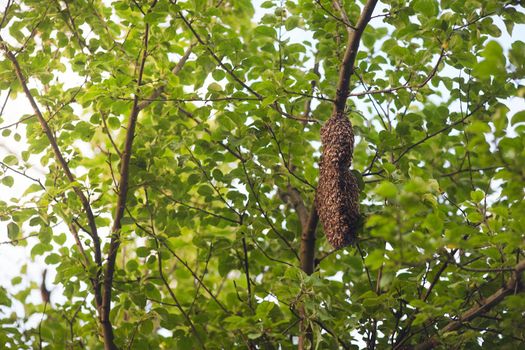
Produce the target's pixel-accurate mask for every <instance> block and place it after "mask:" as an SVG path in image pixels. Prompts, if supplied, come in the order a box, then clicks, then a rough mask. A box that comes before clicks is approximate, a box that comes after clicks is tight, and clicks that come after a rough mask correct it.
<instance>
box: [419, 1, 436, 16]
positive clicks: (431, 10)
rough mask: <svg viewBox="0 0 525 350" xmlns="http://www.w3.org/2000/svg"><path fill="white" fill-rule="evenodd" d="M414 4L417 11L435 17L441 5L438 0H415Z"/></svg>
mask: <svg viewBox="0 0 525 350" xmlns="http://www.w3.org/2000/svg"><path fill="white" fill-rule="evenodd" d="M412 6H413V8H414V10H415V11H417V12H420V13H422V14H423V15H424V16H426V17H435V16H437V14H438V12H439V5H438V2H437V1H436V0H414V1H413V2H412Z"/></svg>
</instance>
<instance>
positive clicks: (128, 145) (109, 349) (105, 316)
mask: <svg viewBox="0 0 525 350" xmlns="http://www.w3.org/2000/svg"><path fill="white" fill-rule="evenodd" d="M148 39H149V24H147V23H146V29H145V33H144V48H143V51H142V59H141V62H140V67H139V73H138V79H137V93H135V100H134V101H133V107H132V108H131V114H130V117H129V121H128V126H127V133H126V140H125V145H124V151H123V152H122V157H121V166H120V182H119V186H118V198H117V208H116V210H115V218H114V221H113V226H112V227H111V241H110V244H109V252H108V263H107V266H106V270H105V274H104V291H103V296H102V308H101V310H100V311H99V312H100V319H101V323H102V328H103V332H104V349H105V350H116V349H117V346H116V345H115V342H114V335H113V327H112V325H111V321H110V319H109V313H110V310H111V292H112V288H113V274H114V272H115V262H116V259H117V253H118V249H119V247H120V229H121V227H122V218H123V216H124V209H125V207H126V200H127V196H128V187H129V163H130V159H131V151H132V147H133V140H134V138H135V127H136V125H137V117H138V114H139V112H140V109H139V108H138V107H139V101H138V99H139V92H140V91H139V90H140V86H141V85H142V77H143V73H144V66H145V64H146V58H147V57H148Z"/></svg>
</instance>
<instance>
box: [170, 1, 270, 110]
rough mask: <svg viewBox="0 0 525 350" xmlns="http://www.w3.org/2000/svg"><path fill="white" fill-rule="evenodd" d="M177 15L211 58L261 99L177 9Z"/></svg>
mask: <svg viewBox="0 0 525 350" xmlns="http://www.w3.org/2000/svg"><path fill="white" fill-rule="evenodd" d="M178 15H179V17H180V18H181V19H182V21H183V22H184V24H185V25H186V27H188V29H189V30H190V32H192V34H193V36H195V39H197V41H198V42H199V43H200V44H201V45H202V46H204V47H205V48H206V51H208V53H209V54H210V55H211V56H212V57H213V59H214V60H215V61H216V62H217V64H218V65H219V66H220V67H221V68H222V69H224V70H225V71H226V72H227V73H228V74H229V75H230V76H231V77H232V78H233V80H235V81H236V82H237V83H239V85H241V86H242V87H243V88H245V89H246V90H247V91H249V92H250V93H251V94H252V95H254V96H255V97H257V98H258V99H259V100H262V99H263V96H262V95H260V94H259V93H257V92H256V91H255V90H253V89H252V88H251V87H249V86H248V85H247V84H246V83H245V82H244V81H242V80H241V79H240V78H239V77H238V76H237V75H236V74H235V73H234V72H233V71H232V70H231V69H230V68H228V67H227V66H226V65H225V64H224V63H223V62H222V60H221V59H220V58H219V57H218V56H217V54H216V53H215V52H213V50H212V49H211V47H210V46H209V45H208V44H207V43H206V42H205V41H204V40H203V39H202V38H201V36H200V35H199V34H198V33H197V32H196V31H195V28H193V26H192V25H191V23H190V22H189V21H188V20H187V19H186V17H184V15H183V14H182V12H180V11H179V13H178Z"/></svg>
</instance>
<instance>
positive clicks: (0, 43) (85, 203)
mask: <svg viewBox="0 0 525 350" xmlns="http://www.w3.org/2000/svg"><path fill="white" fill-rule="evenodd" d="M0 48H2V50H3V51H4V52H5V54H6V56H7V58H8V59H9V60H10V61H11V63H12V64H13V66H14V68H15V74H16V77H17V79H18V81H19V83H20V85H21V86H22V89H23V91H24V94H25V95H26V98H27V99H28V100H29V103H30V104H31V107H32V109H33V111H34V113H35V115H36V116H37V118H38V121H39V123H40V126H41V127H42V130H43V131H44V133H45V134H46V137H47V139H48V140H49V143H50V145H51V148H52V150H53V153H54V155H55V158H56V160H57V162H58V164H59V165H60V167H61V168H62V171H63V172H64V174H65V176H66V178H67V179H68V181H69V183H71V184H74V185H73V186H72V187H73V191H74V192H75V194H76V195H77V196H78V198H79V199H80V202H81V203H82V208H83V209H84V211H85V213H86V216H87V220H88V225H89V230H90V231H89V235H90V236H91V238H92V239H93V244H94V252H95V262H96V264H97V266H98V267H101V266H102V253H101V248H100V237H99V235H98V232H97V225H96V223H95V216H94V215H93V211H92V209H91V204H90V203H89V200H88V198H87V197H86V195H85V194H84V192H83V191H82V189H81V188H80V186H79V185H77V184H76V180H75V177H74V176H73V173H72V172H71V169H70V168H69V165H68V163H67V161H66V160H65V159H64V156H63V155H62V152H61V151H60V148H59V146H58V143H57V141H56V138H55V135H54V133H53V131H52V130H51V128H50V127H49V124H48V123H47V120H46V119H45V118H44V116H43V114H42V112H41V111H40V108H39V107H38V105H37V103H36V100H35V98H34V97H33V95H32V94H31V91H30V90H29V87H28V86H27V82H26V78H25V76H24V74H23V73H22V68H21V67H20V64H19V63H18V60H17V58H16V56H15V55H14V54H13V53H12V52H11V51H10V50H9V49H8V47H7V45H6V43H5V41H4V40H3V38H2V37H0ZM100 273H101V272H100V269H98V271H97V278H96V279H95V282H94V285H93V288H94V293H95V302H96V304H97V306H100V305H101V304H102V294H101V286H100V282H99V281H100V279H99V277H100Z"/></svg>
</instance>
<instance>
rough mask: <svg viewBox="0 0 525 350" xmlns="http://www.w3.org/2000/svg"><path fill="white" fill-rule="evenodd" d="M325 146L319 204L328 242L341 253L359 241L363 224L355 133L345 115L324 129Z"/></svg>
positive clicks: (322, 129)
mask: <svg viewBox="0 0 525 350" xmlns="http://www.w3.org/2000/svg"><path fill="white" fill-rule="evenodd" d="M321 143H322V154H321V160H320V163H319V184H318V186H317V193H316V200H315V202H316V207H317V212H318V214H319V219H320V220H321V224H322V226H323V230H324V232H325V234H326V238H327V239H328V242H330V244H331V245H332V246H333V247H334V248H336V249H339V248H342V247H345V246H347V245H350V244H352V243H353V242H354V241H355V239H356V236H357V228H358V222H359V187H358V185H357V180H356V178H355V176H354V175H353V174H352V173H351V172H350V165H351V164H352V156H353V151H354V132H353V129H352V124H351V123H350V121H349V120H348V118H347V117H346V116H345V115H344V114H337V115H335V116H332V117H331V118H330V119H329V120H328V121H327V122H326V123H325V125H323V127H322V128H321Z"/></svg>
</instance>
